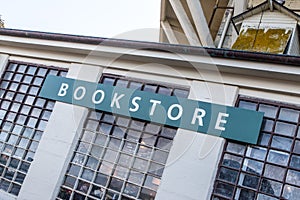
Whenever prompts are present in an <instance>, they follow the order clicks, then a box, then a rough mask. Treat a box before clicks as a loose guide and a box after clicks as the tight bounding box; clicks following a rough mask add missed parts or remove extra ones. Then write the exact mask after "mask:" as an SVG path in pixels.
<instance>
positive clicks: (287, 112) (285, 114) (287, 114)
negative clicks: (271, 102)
mask: <svg viewBox="0 0 300 200" xmlns="http://www.w3.org/2000/svg"><path fill="white" fill-rule="evenodd" d="M279 119H281V120H285V121H290V122H298V119H299V111H298V110H292V109H288V108H281V109H280V113H279Z"/></svg>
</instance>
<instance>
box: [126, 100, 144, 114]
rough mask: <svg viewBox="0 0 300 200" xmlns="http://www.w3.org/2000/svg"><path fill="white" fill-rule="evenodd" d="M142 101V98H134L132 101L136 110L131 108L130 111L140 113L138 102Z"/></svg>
mask: <svg viewBox="0 0 300 200" xmlns="http://www.w3.org/2000/svg"><path fill="white" fill-rule="evenodd" d="M140 100H142V98H141V97H134V98H133V99H132V101H131V103H132V104H133V105H134V108H129V111H131V112H136V111H138V110H139V108H140V105H139V104H138V103H137V102H136V101H140Z"/></svg>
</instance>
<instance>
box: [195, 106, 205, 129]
mask: <svg viewBox="0 0 300 200" xmlns="http://www.w3.org/2000/svg"><path fill="white" fill-rule="evenodd" d="M205 115H206V111H205V110H203V109H201V108H196V109H195V112H194V116H193V119H192V124H195V123H196V119H198V120H199V126H203V119H202V118H203V117H204V116H205Z"/></svg>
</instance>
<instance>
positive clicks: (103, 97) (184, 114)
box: [39, 75, 263, 144]
mask: <svg viewBox="0 0 300 200" xmlns="http://www.w3.org/2000/svg"><path fill="white" fill-rule="evenodd" d="M199 92H201V91H199ZM39 96H41V97H44V98H48V99H52V100H56V101H60V102H65V103H69V104H74V105H79V106H84V107H87V108H91V109H95V110H100V111H106V112H111V113H115V114H119V115H125V116H128V117H132V118H137V119H142V120H146V121H151V122H155V123H160V124H166V125H169V126H173V127H177V128H182V129H187V130H191V131H197V132H200V133H206V134H210V135H215V136H220V137H223V138H227V139H233V140H236V141H241V142H245V143H250V144H256V143H257V140H258V136H259V132H260V128H261V125H262V121H263V113H261V112H256V111H251V110H246V109H241V108H235V107H229V106H223V105H218V104H212V103H206V102H201V101H195V100H190V99H185V98H179V97H176V96H166V95H161V94H154V93H149V92H144V91H140V90H134V89H129V88H122V87H117V86H109V85H103V84H97V83H92V82H87V81H81V80H75V79H70V78H65V77H58V76H52V75H49V76H47V78H46V80H45V82H44V84H43V86H42V89H41V92H40V94H39Z"/></svg>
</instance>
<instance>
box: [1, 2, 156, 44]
mask: <svg viewBox="0 0 300 200" xmlns="http://www.w3.org/2000/svg"><path fill="white" fill-rule="evenodd" d="M0 5H1V6H0V15H1V18H2V19H3V20H4V23H5V27H6V28H13V29H23V30H33V31H44V32H54V33H65V34H74V35H87V36H97V37H108V38H112V37H113V38H125V39H135V40H146V41H158V32H159V19H160V0H85V1H82V0H81V1H80V0H72V1H71V0H0Z"/></svg>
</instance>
